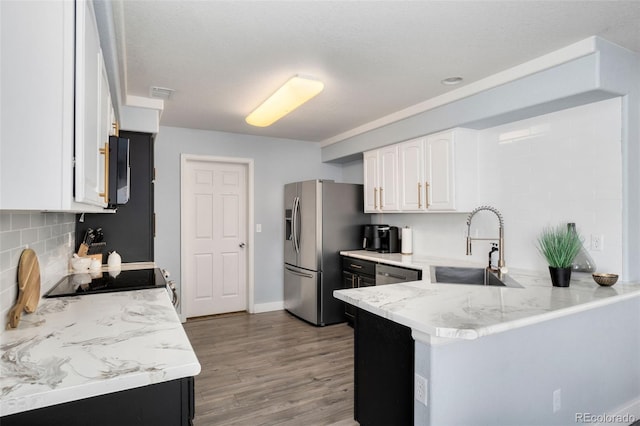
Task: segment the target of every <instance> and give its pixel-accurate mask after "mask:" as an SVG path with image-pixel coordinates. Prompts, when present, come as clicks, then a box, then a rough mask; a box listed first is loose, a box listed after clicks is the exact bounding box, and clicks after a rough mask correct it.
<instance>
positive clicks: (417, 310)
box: [334, 250, 640, 343]
mask: <svg viewBox="0 0 640 426" xmlns="http://www.w3.org/2000/svg"><path fill="white" fill-rule="evenodd" d="M340 254H342V255H344V256H349V257H354V258H359V259H364V260H370V261H374V262H379V263H386V264H391V265H396V266H403V267H407V268H413V269H421V270H422V271H423V274H422V275H423V280H422V281H415V282H411V283H404V284H388V285H382V286H373V287H362V288H354V289H346V290H336V291H334V296H335V297H336V298H338V299H340V300H342V301H344V302H346V303H349V304H351V305H354V306H356V307H358V308H360V309H364V310H366V311H369V312H371V313H373V314H376V315H379V316H381V317H383V318H387V319H389V320H391V321H394V322H396V323H398V324H402V325H405V326H407V327H410V328H411V329H412V332H413V335H414V338H416V339H419V340H423V341H425V342H427V343H433V342H435V341H436V340H438V339H439V338H446V339H468V340H471V339H477V338H480V337H483V336H488V335H492V334H496V333H500V332H503V331H508V330H513V329H515V328H519V327H524V326H527V325H532V324H536V323H540V322H542V321H548V320H551V319H555V318H560V317H563V316H566V315H571V314H574V313H578V312H583V311H587V310H590V309H594V308H597V307H601V306H605V305H608V304H613V303H618V302H621V301H624V300H628V299H632V298H635V297H638V296H640V283H616V284H615V286H613V287H601V286H599V285H598V284H596V283H595V282H594V281H593V279H592V278H591V276H590V274H581V273H575V274H573V275H572V277H571V285H570V287H566V288H560V287H553V286H552V285H551V281H550V278H549V274H548V272H547V273H546V274H544V273H542V272H535V271H521V270H512V271H510V272H509V275H510V276H511V277H512V278H513V279H515V280H516V281H517V282H518V283H519V284H521V285H522V286H523V288H510V287H492V286H478V285H464V284H442V283H431V282H430V277H429V275H430V274H429V267H430V266H435V265H450V266H482V265H477V264H472V263H469V262H464V261H461V260H451V259H443V258H437V257H417V256H406V255H401V254H399V253H391V254H390V253H386V254H381V253H376V252H370V251H364V250H358V251H344V252H341V253H340ZM438 341H440V340H438Z"/></svg>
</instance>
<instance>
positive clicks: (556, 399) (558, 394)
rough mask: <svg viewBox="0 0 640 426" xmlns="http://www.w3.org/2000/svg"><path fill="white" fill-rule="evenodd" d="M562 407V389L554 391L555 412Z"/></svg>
mask: <svg viewBox="0 0 640 426" xmlns="http://www.w3.org/2000/svg"><path fill="white" fill-rule="evenodd" d="M560 408H562V389H556V390H554V391H553V412H554V413H557V412H558V411H560Z"/></svg>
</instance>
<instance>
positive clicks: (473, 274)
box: [430, 266, 522, 288]
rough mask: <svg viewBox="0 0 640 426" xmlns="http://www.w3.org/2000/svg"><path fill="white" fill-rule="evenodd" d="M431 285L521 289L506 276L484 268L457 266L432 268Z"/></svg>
mask: <svg viewBox="0 0 640 426" xmlns="http://www.w3.org/2000/svg"><path fill="white" fill-rule="evenodd" d="M430 273H431V282H432V283H447V284H471V285H490V286H498V287H515V288H522V286H521V285H520V284H518V282H517V281H515V280H514V279H513V278H511V277H510V276H509V275H507V274H502V273H500V272H494V271H491V270H488V269H485V268H463V267H457V266H432V267H431V271H430Z"/></svg>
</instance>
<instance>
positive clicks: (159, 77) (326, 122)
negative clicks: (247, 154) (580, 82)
mask: <svg viewBox="0 0 640 426" xmlns="http://www.w3.org/2000/svg"><path fill="white" fill-rule="evenodd" d="M121 7H122V14H123V16H124V25H123V28H124V33H120V34H118V37H119V38H120V40H121V43H122V45H124V47H125V52H124V58H125V64H124V66H125V70H126V71H125V72H126V82H125V84H126V91H127V94H128V95H135V96H143V97H149V92H150V87H151V86H161V87H168V88H171V89H175V93H174V94H173V95H172V97H171V99H170V100H168V101H166V102H165V109H164V112H163V114H162V117H161V125H165V126H177V127H188V128H194V129H208V130H220V131H226V132H235V133H246V134H254V135H263V136H274V137H282V138H289V139H299V140H307V141H323V140H326V139H329V138H332V137H334V136H336V135H339V134H341V133H343V132H346V131H348V130H351V129H353V128H355V127H358V126H361V125H364V124H366V123H368V122H371V121H374V120H376V119H379V118H381V117H383V116H386V115H388V114H391V113H394V112H396V111H399V110H401V109H404V108H406V107H409V106H412V105H415V104H417V103H420V102H422V101H425V100H427V99H431V98H433V97H435V96H437V95H440V94H443V93H445V92H446V91H448V90H452V89H453V88H452V87H451V86H443V85H442V84H441V83H440V81H441V80H442V79H443V78H446V77H450V76H462V77H464V79H465V80H464V83H463V84H468V83H471V82H474V81H477V80H479V79H482V78H484V77H487V76H489V75H491V74H494V73H496V72H499V71H502V70H504V69H507V68H510V67H512V66H515V65H518V64H520V63H523V62H526V61H528V60H531V59H533V58H536V57H539V56H541V55H544V54H546V53H549V52H551V51H554V50H557V49H559V48H562V47H564V46H567V45H569V44H571V43H574V42H577V41H579V40H582V39H584V38H587V37H589V36H592V35H598V36H601V37H603V38H605V39H607V40H609V41H611V42H614V43H617V44H620V45H622V46H624V47H626V48H628V49H631V50H633V51H635V52H640V25H639V24H638V23H639V22H640V1H411V2H405V1H375V2H369V1H296V2H292V1H287V2H279V1H278V2H275V1H184V0H183V1H139V0H135V1H134V0H124V1H122V2H121ZM294 74H308V75H312V76H315V77H317V78H320V79H321V80H322V81H324V83H325V90H324V91H323V92H322V93H321V94H320V95H318V96H317V97H316V98H314V99H312V100H311V101H309V102H308V103H307V104H305V105H303V106H302V107H300V108H299V109H298V110H296V111H294V112H293V113H292V114H290V115H289V116H286V117H284V118H283V119H281V120H280V121H278V122H277V123H275V124H274V125H272V126H270V127H267V128H255V127H252V126H249V125H248V124H246V123H245V122H244V117H245V116H246V115H247V114H248V113H250V112H251V111H252V110H253V109H254V108H255V107H256V106H257V105H258V104H259V103H260V102H262V101H263V100H264V99H265V98H266V97H268V96H269V95H270V94H271V93H272V92H273V91H274V90H275V89H276V88H277V87H279V86H280V85H281V84H282V83H284V82H285V81H286V80H287V79H289V78H290V77H291V76H293V75H294ZM457 87H460V86H455V88H457Z"/></svg>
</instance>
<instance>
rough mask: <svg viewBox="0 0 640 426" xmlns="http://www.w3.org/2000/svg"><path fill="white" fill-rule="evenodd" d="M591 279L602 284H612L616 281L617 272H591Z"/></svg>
mask: <svg viewBox="0 0 640 426" xmlns="http://www.w3.org/2000/svg"><path fill="white" fill-rule="evenodd" d="M592 276H593V280H594V281H595V282H597V283H598V284H600V285H603V286H607V287H608V286H612V285H614V284H615V283H616V281H618V275H617V274H592Z"/></svg>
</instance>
